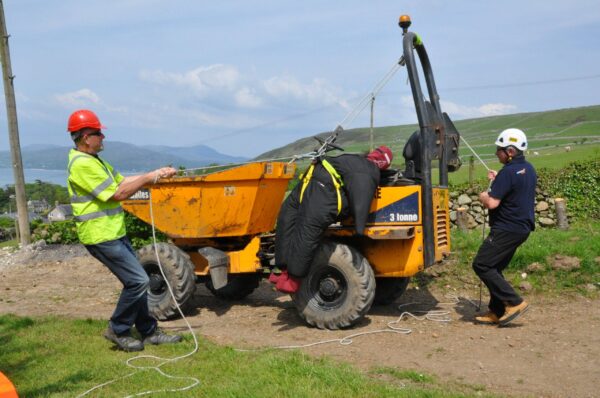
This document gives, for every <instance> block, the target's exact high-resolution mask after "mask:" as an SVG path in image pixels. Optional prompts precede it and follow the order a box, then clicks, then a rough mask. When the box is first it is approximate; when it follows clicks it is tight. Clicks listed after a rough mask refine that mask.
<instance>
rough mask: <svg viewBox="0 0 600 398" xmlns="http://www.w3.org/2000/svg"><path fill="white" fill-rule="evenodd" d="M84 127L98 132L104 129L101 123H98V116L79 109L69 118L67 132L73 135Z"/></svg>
mask: <svg viewBox="0 0 600 398" xmlns="http://www.w3.org/2000/svg"><path fill="white" fill-rule="evenodd" d="M86 127H87V128H92V129H98V130H102V129H103V128H105V127H104V126H103V125H102V123H100V119H98V116H96V114H95V113H94V112H92V111H88V110H87V109H80V110H78V111H75V112H73V113H72V114H71V116H69V124H68V126H67V131H68V132H70V133H75V132H77V131H79V130H81V129H84V128H86Z"/></svg>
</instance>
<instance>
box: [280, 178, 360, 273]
mask: <svg viewBox="0 0 600 398" xmlns="http://www.w3.org/2000/svg"><path fill="white" fill-rule="evenodd" d="M321 177H322V176H321ZM327 177H328V178H330V177H329V176H327ZM301 190H302V182H300V183H298V185H296V187H295V188H294V189H293V190H292V192H291V193H290V195H289V196H288V197H287V198H286V200H285V201H284V203H283V205H282V206H281V210H280V211H279V216H278V217H277V229H276V232H275V262H276V264H277V266H278V267H280V268H282V269H287V271H288V272H289V274H290V275H292V276H295V277H299V278H302V277H305V276H306V275H307V274H308V272H309V270H310V266H311V264H312V260H313V258H314V256H315V252H316V251H317V248H318V247H319V245H320V244H321V240H322V239H323V235H324V233H325V230H326V229H327V227H328V226H329V225H331V224H332V223H334V222H335V220H336V219H337V217H338V196H337V193H336V189H335V186H334V185H333V184H332V183H331V181H328V180H327V178H321V179H318V178H317V177H313V178H312V179H311V180H310V182H309V183H308V186H307V187H306V190H305V191H304V197H303V199H302V201H300V193H301ZM340 196H341V200H342V210H341V214H346V213H347V209H348V200H347V198H346V195H345V194H344V192H343V191H340Z"/></svg>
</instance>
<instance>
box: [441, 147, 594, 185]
mask: <svg viewBox="0 0 600 398" xmlns="http://www.w3.org/2000/svg"><path fill="white" fill-rule="evenodd" d="M480 156H481V155H480ZM598 158H600V144H598V145H577V146H572V150H571V151H570V152H566V151H565V150H564V147H558V148H557V147H554V148H548V149H547V150H545V151H543V152H540V154H539V155H538V156H533V155H529V156H527V160H528V161H530V162H531V164H533V166H534V167H535V168H536V169H538V170H539V169H542V168H546V169H550V170H555V169H561V168H563V167H565V166H566V165H568V164H569V163H572V162H575V161H585V160H591V159H598ZM484 161H485V162H486V165H487V167H489V168H490V169H493V170H500V169H501V168H502V164H500V162H498V161H497V159H496V158H495V157H494V158H491V157H486V158H484ZM463 162H464V163H463V165H462V167H461V168H460V169H459V170H458V171H456V172H454V173H449V174H448V180H449V182H450V184H451V185H452V184H462V183H465V182H468V181H469V156H466V157H463ZM437 174H438V172H437V170H433V171H432V176H434V177H436V176H437ZM473 175H474V179H475V180H478V179H486V175H487V170H486V169H485V167H484V166H483V165H482V164H481V163H480V162H479V160H477V159H476V158H475V161H474V174H473Z"/></svg>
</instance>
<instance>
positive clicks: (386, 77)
mask: <svg viewBox="0 0 600 398" xmlns="http://www.w3.org/2000/svg"><path fill="white" fill-rule="evenodd" d="M401 67H402V65H401V64H400V62H396V63H394V65H393V66H392V68H391V69H390V70H389V71H388V72H387V73H386V74H385V75H384V76H383V77H382V78H381V80H380V81H379V82H378V83H377V84H375V87H373V90H372V91H371V92H370V93H367V94H365V96H364V97H363V98H362V99H361V100H360V101H359V102H358V104H357V105H356V106H355V107H354V109H353V110H351V111H350V112H349V113H348V114H347V115H346V117H345V118H344V119H342V121H341V122H340V123H339V125H340V126H344V125H345V124H352V122H353V121H354V119H356V117H358V115H359V114H360V113H361V112H362V111H363V110H364V109H365V108H366V107H367V105H369V104H370V103H371V101H372V99H373V98H375V97H377V95H378V94H379V92H380V91H381V90H382V89H383V88H384V87H385V85H386V84H387V83H388V82H389V81H390V79H391V78H392V77H393V76H394V75H395V74H396V72H397V71H398V70H399V69H400V68H401Z"/></svg>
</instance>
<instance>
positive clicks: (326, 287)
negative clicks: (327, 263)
mask: <svg viewBox="0 0 600 398" xmlns="http://www.w3.org/2000/svg"><path fill="white" fill-rule="evenodd" d="M339 289H340V284H339V283H338V281H337V280H336V279H334V278H332V277H327V278H323V279H321V282H320V283H319V292H320V293H321V295H322V296H324V297H333V296H335V295H336V293H337V292H338V290H339Z"/></svg>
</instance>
